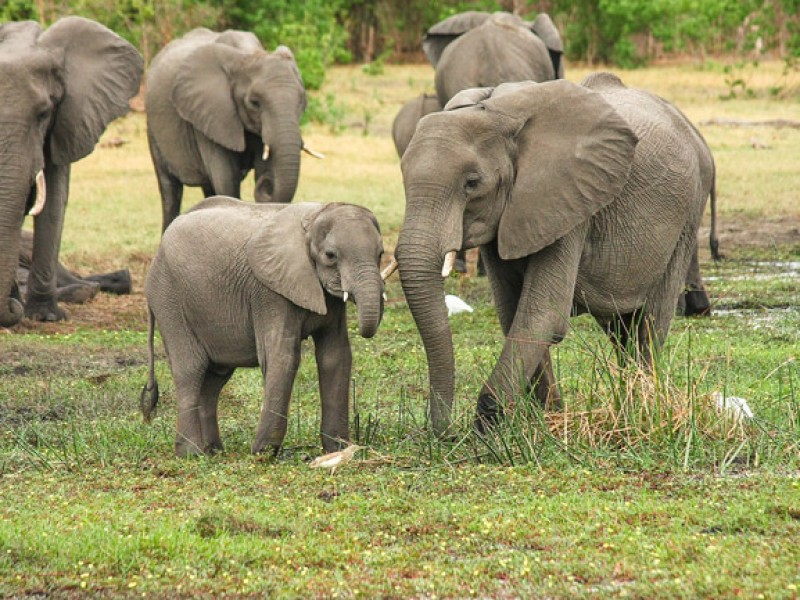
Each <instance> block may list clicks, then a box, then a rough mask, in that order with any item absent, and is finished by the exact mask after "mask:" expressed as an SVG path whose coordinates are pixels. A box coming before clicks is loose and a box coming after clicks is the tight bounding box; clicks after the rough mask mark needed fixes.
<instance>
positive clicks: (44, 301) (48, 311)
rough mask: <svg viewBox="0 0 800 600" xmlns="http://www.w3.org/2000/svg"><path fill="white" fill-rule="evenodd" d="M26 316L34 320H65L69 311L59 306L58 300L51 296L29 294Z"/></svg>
mask: <svg viewBox="0 0 800 600" xmlns="http://www.w3.org/2000/svg"><path fill="white" fill-rule="evenodd" d="M25 316H26V317H28V318H29V319H31V320H32V321H46V322H55V321H64V320H66V319H67V313H66V311H65V310H63V309H62V308H61V307H59V306H58V302H56V300H55V299H54V298H51V297H49V296H47V297H40V296H37V295H36V294H29V295H28V301H27V302H26V303H25Z"/></svg>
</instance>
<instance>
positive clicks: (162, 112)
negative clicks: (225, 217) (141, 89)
mask: <svg viewBox="0 0 800 600" xmlns="http://www.w3.org/2000/svg"><path fill="white" fill-rule="evenodd" d="M145 102H146V105H147V138H148V141H149V145H150V154H151V156H152V158H153V165H154V166H155V171H156V176H157V178H158V187H159V191H160V193H161V201H162V211H163V218H162V226H163V227H162V229H166V228H167V226H168V225H169V224H170V223H171V222H172V220H173V219H174V218H175V217H177V216H178V214H179V213H180V209H181V199H182V197H183V186H184V185H189V186H200V187H201V188H202V189H203V194H204V195H205V196H206V197H210V196H213V195H215V194H219V195H225V196H232V197H235V198H239V197H240V195H241V194H240V187H241V181H242V179H243V178H244V177H245V176H246V175H247V173H249V172H250V171H251V170H253V171H254V173H255V178H256V187H255V199H256V201H259V202H291V200H292V198H293V197H294V193H295V190H296V189H297V182H298V178H299V175H300V152H301V150H303V149H305V147H304V145H303V141H302V138H301V135H300V119H301V117H302V115H303V112H304V111H305V108H306V92H305V87H304V86H303V80H302V77H301V75H300V71H299V70H298V68H297V64H296V63H295V60H294V56H293V55H292V52H291V50H289V49H288V48H286V47H285V46H279V47H278V48H277V49H276V50H275V51H274V52H271V53H268V52H266V51H264V49H263V47H262V46H261V43H260V42H259V41H258V39H257V38H256V37H255V35H253V34H252V33H249V32H244V31H235V30H228V31H225V32H222V33H216V32H213V31H210V30H208V29H204V28H199V29H194V30H192V31H190V32H189V33H187V34H186V35H185V36H183V37H182V38H180V39H178V40H175V41H173V42H171V43H169V44H167V46H165V47H164V48H163V49H162V50H161V52H159V53H158V54H157V55H156V57H155V58H154V59H153V63H152V65H151V66H150V69H149V71H148V75H147V93H146V96H145ZM306 150H307V149H306Z"/></svg>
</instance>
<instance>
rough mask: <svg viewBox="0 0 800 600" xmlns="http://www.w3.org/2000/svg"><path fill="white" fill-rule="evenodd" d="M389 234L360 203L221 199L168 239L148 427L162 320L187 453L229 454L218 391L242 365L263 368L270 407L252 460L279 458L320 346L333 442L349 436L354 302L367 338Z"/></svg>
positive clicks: (154, 271) (151, 290)
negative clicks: (311, 350) (308, 362)
mask: <svg viewBox="0 0 800 600" xmlns="http://www.w3.org/2000/svg"><path fill="white" fill-rule="evenodd" d="M382 253H383V243H382V241H381V234H380V228H379V226H378V222H377V220H376V219H375V217H374V216H373V214H372V213H371V212H370V211H369V210H368V209H366V208H362V207H360V206H355V205H351V204H317V203H300V204H289V205H283V204H252V203H249V202H242V201H239V200H235V199H232V198H227V197H212V198H209V199H206V200H204V201H202V202H200V203H199V204H198V205H197V206H196V207H195V208H194V209H192V210H191V211H188V212H187V213H186V214H184V215H182V216H180V217H179V218H177V219H176V220H175V221H174V222H173V223H172V225H171V226H170V227H168V228H167V230H166V231H165V232H164V235H163V238H162V241H161V246H160V247H159V250H158V254H157V255H156V257H155V259H154V260H153V264H152V266H151V268H150V271H149V273H148V275H147V280H146V283H145V294H146V296H147V301H148V304H149V309H150V327H149V349H150V376H149V380H148V383H147V384H146V386H145V388H144V389H143V391H142V396H141V403H142V412H143V414H144V416H145V419H146V420H149V418H150V415H151V413H152V412H153V409H154V408H155V406H156V403H157V401H158V386H157V384H156V381H155V377H154V373H153V333H154V332H153V327H154V323H158V327H159V330H160V331H161V337H162V339H163V341H164V346H165V348H166V352H167V356H168V359H169V364H170V367H171V370H172V376H173V380H174V382H175V395H176V398H177V409H178V424H177V434H176V440H175V452H176V454H177V455H178V456H186V455H191V454H199V453H204V452H213V451H216V450H221V449H222V441H221V439H220V435H219V428H218V426H217V402H218V399H219V393H220V390H221V389H222V387H223V386H224V385H225V383H226V382H227V381H228V379H229V378H230V377H231V375H232V374H233V371H234V370H235V368H236V367H255V366H260V367H261V371H262V373H263V375H264V404H263V408H262V409H261V417H260V420H259V423H258V429H257V432H256V437H255V441H254V442H253V445H252V452H253V453H259V452H262V451H264V450H265V449H267V448H272V449H273V450H277V449H278V448H279V447H280V445H281V443H282V442H283V438H284V435H285V434H286V425H287V414H288V408H289V396H290V394H291V391H292V384H293V383H294V378H295V374H296V373H297V369H298V365H299V362H300V343H301V342H302V340H304V339H305V338H307V337H309V336H311V337H312V338H313V339H314V345H315V353H316V360H317V368H318V372H319V386H320V396H321V400H322V427H321V433H322V446H323V448H324V449H325V450H326V451H327V452H331V451H333V450H334V449H336V448H337V445H338V444H339V442H340V441H341V440H346V439H347V437H348V389H349V382H350V368H351V360H352V358H351V350H350V342H349V339H348V332H347V322H346V316H347V306H346V303H347V301H348V299H351V300H352V301H353V302H355V304H356V306H357V307H358V331H359V333H360V335H362V336H363V337H365V338H369V337H372V336H373V335H375V332H376V331H377V329H378V325H379V324H380V321H381V317H382V314H383V293H384V282H383V278H382V276H381V272H380V260H381V255H382Z"/></svg>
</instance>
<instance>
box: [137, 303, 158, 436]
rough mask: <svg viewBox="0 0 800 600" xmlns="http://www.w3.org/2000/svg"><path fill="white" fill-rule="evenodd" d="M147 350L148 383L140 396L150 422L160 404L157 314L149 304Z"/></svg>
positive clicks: (147, 420) (145, 420)
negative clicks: (156, 342) (156, 346)
mask: <svg viewBox="0 0 800 600" xmlns="http://www.w3.org/2000/svg"><path fill="white" fill-rule="evenodd" d="M147 314H148V318H147V350H148V352H149V358H148V361H147V368H148V375H147V384H146V385H145V386H144V387H143V388H142V393H141V396H139V406H140V407H141V409H142V416H143V417H144V422H145V423H149V422H150V420H151V419H152V417H153V415H154V414H155V412H156V405H158V382H157V381H156V370H155V362H156V359H155V354H156V353H155V344H154V338H155V329H156V316H155V315H154V314H153V310H152V309H151V308H150V307H149V306H148V308H147Z"/></svg>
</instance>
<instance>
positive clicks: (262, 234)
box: [247, 204, 327, 315]
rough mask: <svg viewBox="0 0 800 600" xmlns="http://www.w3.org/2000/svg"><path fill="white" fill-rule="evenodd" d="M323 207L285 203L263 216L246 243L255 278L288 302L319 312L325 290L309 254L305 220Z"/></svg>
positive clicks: (311, 217)
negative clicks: (269, 214) (282, 206)
mask: <svg viewBox="0 0 800 600" xmlns="http://www.w3.org/2000/svg"><path fill="white" fill-rule="evenodd" d="M322 208H324V207H322ZM322 208H321V207H320V205H317V204H291V205H288V206H286V208H284V209H282V210H279V211H277V213H275V215H274V216H270V217H268V218H265V219H264V226H263V227H261V228H260V229H259V231H258V232H257V233H256V234H255V235H253V237H251V238H250V241H248V242H247V262H248V264H249V265H250V268H251V269H252V270H253V274H254V275H255V276H256V278H257V279H258V280H259V281H260V282H261V283H263V284H264V285H265V286H267V287H268V288H269V289H271V290H272V291H274V292H276V293H278V294H280V295H281V296H283V297H284V298H286V299H287V300H289V301H290V302H292V303H294V304H296V305H297V306H300V307H302V308H305V309H307V310H310V311H312V312H315V313H317V314H320V315H324V314H326V313H327V307H326V306H325V293H324V291H323V289H322V284H321V283H320V281H319V277H318V276H317V270H316V267H315V265H314V261H313V260H312V259H311V257H310V256H309V254H308V238H307V236H306V229H305V227H304V223H305V224H307V223H308V222H309V221H310V220H313V218H314V215H315V214H317V213H318V212H319V211H320V210H322Z"/></svg>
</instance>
